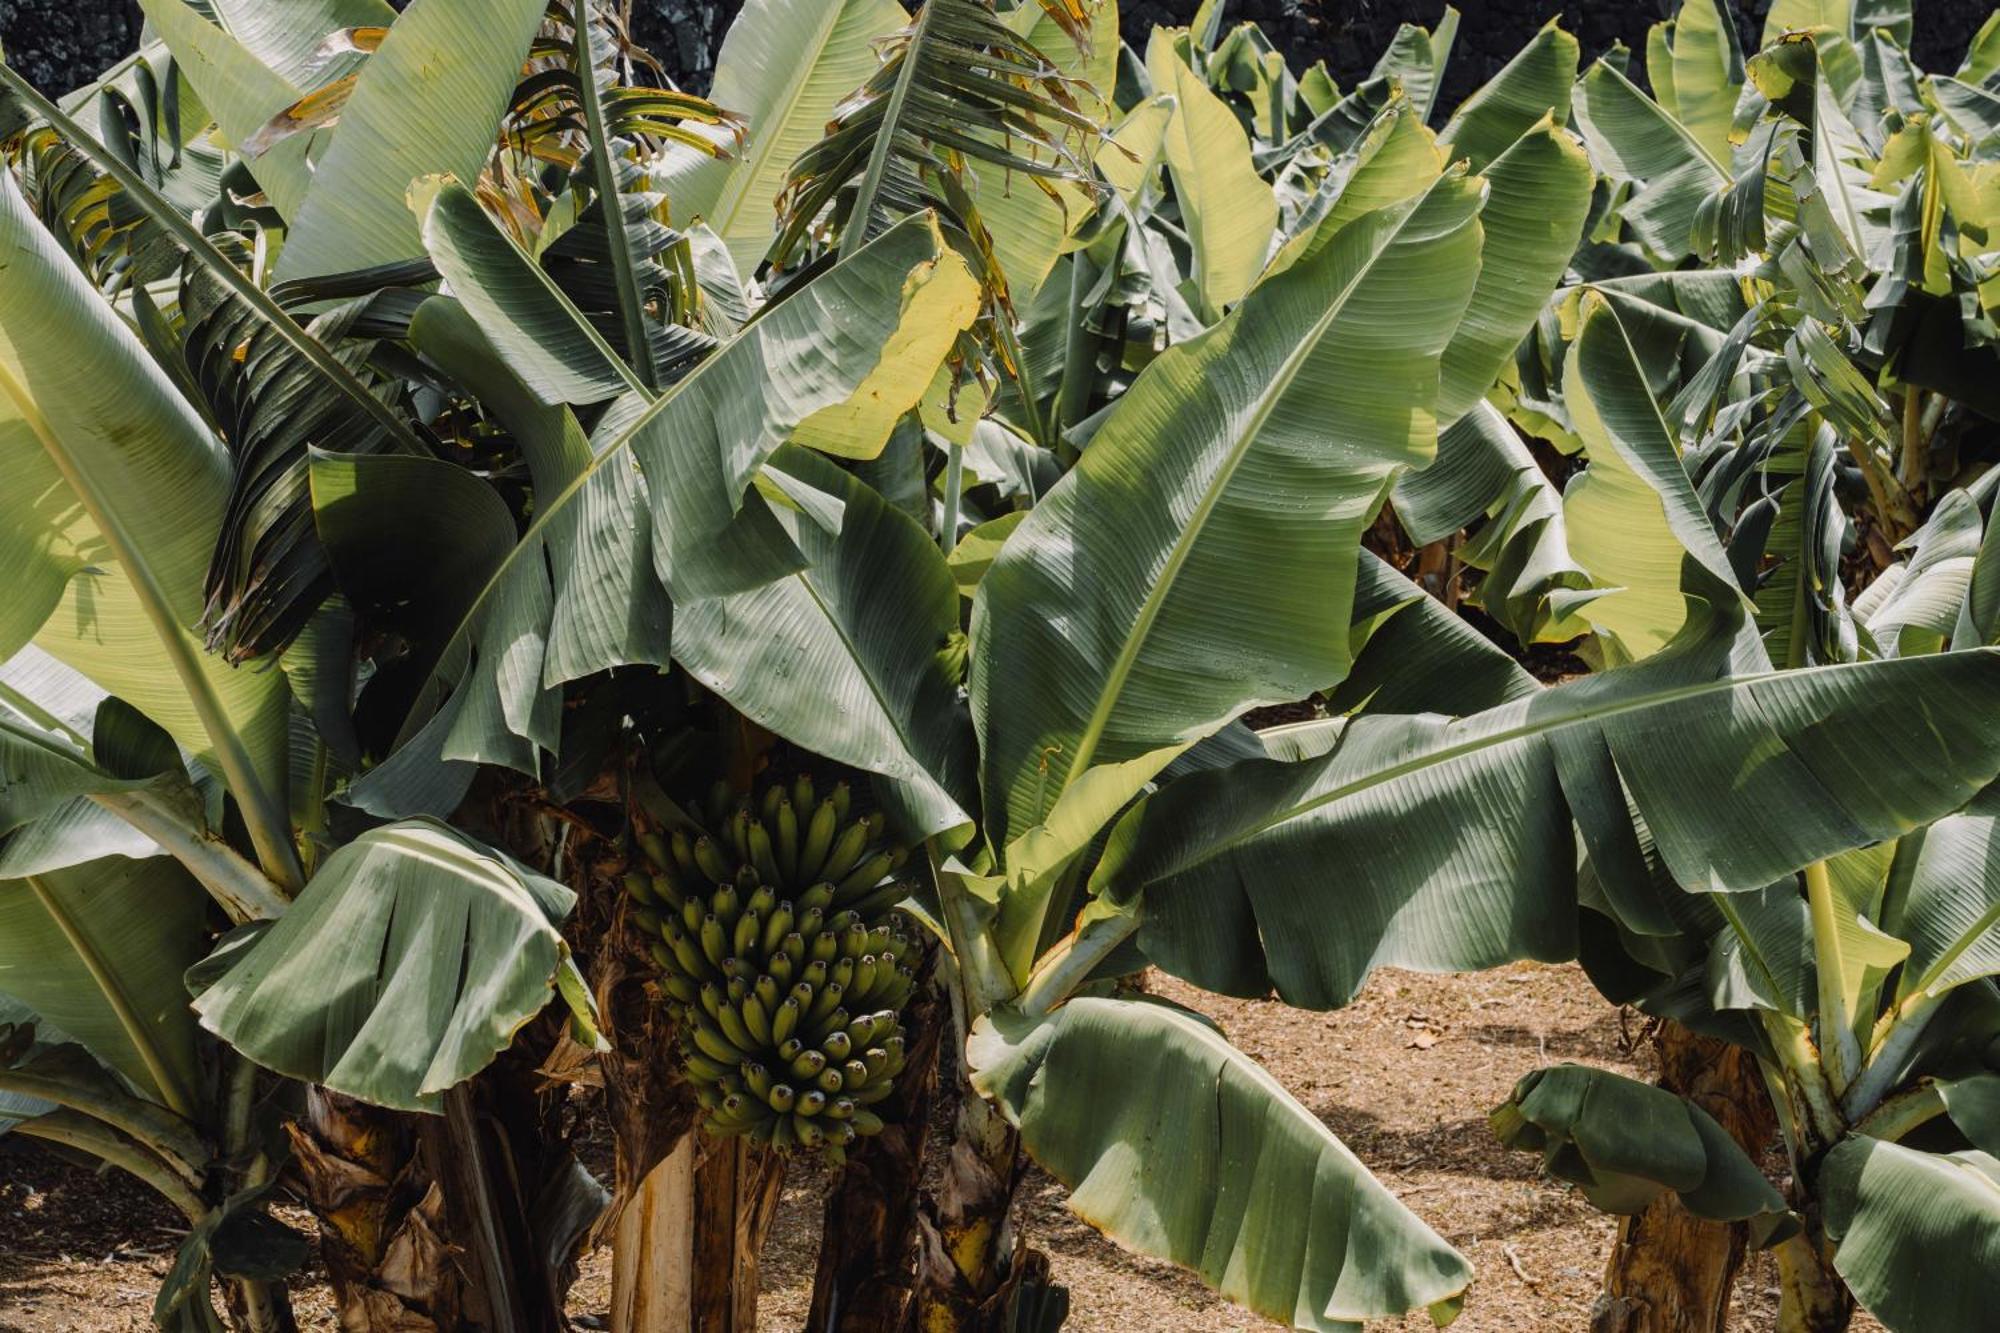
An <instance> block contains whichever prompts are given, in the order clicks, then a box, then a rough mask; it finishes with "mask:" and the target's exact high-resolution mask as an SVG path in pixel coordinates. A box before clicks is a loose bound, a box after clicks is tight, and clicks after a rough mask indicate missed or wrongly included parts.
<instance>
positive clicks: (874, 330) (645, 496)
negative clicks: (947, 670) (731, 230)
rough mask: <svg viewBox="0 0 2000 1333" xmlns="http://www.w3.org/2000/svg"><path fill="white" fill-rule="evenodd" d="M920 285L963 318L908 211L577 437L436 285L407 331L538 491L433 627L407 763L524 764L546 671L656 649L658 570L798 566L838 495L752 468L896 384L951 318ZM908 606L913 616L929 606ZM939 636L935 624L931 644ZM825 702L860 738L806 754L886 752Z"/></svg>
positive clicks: (914, 382) (785, 574) (771, 576)
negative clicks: (842, 407) (882, 372)
mask: <svg viewBox="0 0 2000 1333" xmlns="http://www.w3.org/2000/svg"><path fill="white" fill-rule="evenodd" d="M933 288H942V289H944V291H945V294H946V295H947V296H949V297H950V298H951V303H952V305H953V308H954V309H963V311H964V313H965V315H966V317H967V318H969V316H970V313H971V307H972V305H973V304H974V303H973V302H970V301H964V300H960V299H959V298H960V297H964V296H967V295H976V288H975V285H974V284H973V283H972V281H971V279H970V277H969V275H968V274H967V272H966V270H965V268H964V265H963V263H962V262H961V261H960V260H959V259H958V258H957V257H956V255H955V254H953V253H951V252H950V251H949V250H948V249H947V248H946V247H945V245H944V242H943V240H942V238H941V236H940V235H939V233H938V231H937V228H936V226H935V225H934V224H933V223H932V222H931V221H930V220H929V219H928V218H927V217H915V218H911V219H909V220H908V221H906V222H904V223H901V224H899V225H897V226H895V227H893V228H891V229H890V230H889V231H887V232H885V233H883V235H881V236H880V237H878V238H877V239H876V240H874V241H873V242H871V243H870V244H869V245H868V246H867V247H865V248H864V249H862V250H861V251H860V252H859V253H857V254H856V255H855V256H854V257H853V258H852V259H850V260H848V261H846V262H844V263H841V264H838V265H835V266H834V267H833V268H832V269H830V270H828V271H827V272H826V273H824V274H822V275H821V276H820V277H818V278H816V279H814V280H813V281H812V282H811V283H809V284H808V285H806V286H804V287H802V288H801V289H799V290H798V291H796V292H794V293H792V294H790V295H789V296H788V297H787V298H786V299H785V300H784V301H782V302H780V303H778V304H777V305H775V306H773V307H772V308H771V309H770V310H769V311H768V312H767V313H766V314H765V315H764V316H763V317H762V318H760V319H758V320H756V321H754V322H752V323H751V324H749V325H748V326H746V327H745V329H744V330H743V331H742V332H741V333H739V334H738V335H736V336H735V337H734V338H732V339H731V340H730V341H728V342H727V343H725V344H723V345H722V346H721V347H720V348H719V349H718V350H717V351H716V352H715V353H714V354H712V355H711V356H710V357H709V358H708V359H707V360H706V361H704V362H703V363H702V365H701V366H700V367H699V368H697V369H696V370H695V371H693V372H692V373H690V374H689V375H688V376H686V377H685V378H683V379H681V380H680V381H678V382H677V383H676V384H674V385H673V386H672V387H671V388H670V389H669V390H667V391H666V392H665V393H664V394H663V395H662V396H661V397H660V398H659V399H657V400H655V401H653V402H651V403H650V404H649V403H648V402H647V401H646V400H645V399H643V398H642V397H641V396H639V395H636V394H633V395H627V396H626V397H625V398H623V399H620V400H619V402H617V403H615V404H613V407H612V409H611V411H610V413H609V414H608V415H607V417H606V420H605V421H604V422H602V423H600V425H599V427H598V431H599V437H600V442H598V443H597V444H596V446H595V448H594V450H593V447H592V442H590V441H588V440H585V439H584V438H583V436H582V435H581V433H580V431H578V430H577V427H576V423H575V421H574V419H573V418H572V417H571V416H570V415H569V413H568V412H567V409H562V408H549V407H547V406H545V405H544V404H541V403H539V402H537V401H536V400H535V399H534V398H533V397H532V396H530V395H529V394H528V393H527V392H526V391H525V390H524V389H521V388H520V387H518V382H516V381H514V380H513V377H512V376H511V375H510V374H509V373H508V372H507V371H506V370H505V368H504V366H503V365H502V364H501V363H500V362H498V361H497V360H496V359H495V358H494V357H493V355H492V350H491V349H490V348H488V349H484V351H483V355H482V349H481V347H480V346H479V345H478V343H479V336H478V330H477V328H476V326H473V327H468V325H469V324H470V323H471V321H470V320H469V319H468V318H467V317H466V316H465V313H464V312H463V311H462V310H460V311H458V313H457V314H456V315H453V314H452V313H451V311H452V310H453V309H455V308H454V307H451V306H449V305H448V304H445V303H439V306H438V309H437V312H436V314H435V316H433V315H432V313H431V309H430V307H428V306H427V307H426V310H425V311H424V312H423V313H422V315H420V317H419V319H418V321H417V323H416V325H415V326H413V336H414V337H416V339H417V341H418V343H419V345H420V346H424V347H425V348H426V350H427V351H429V352H430V353H431V354H432V355H433V356H435V357H437V358H438V359H439V360H440V361H441V362H443V363H444V364H446V365H448V366H451V367H454V368H455V370H456V371H457V373H461V374H463V375H466V376H467V377H469V378H470V379H471V380H472V382H474V383H476V385H477V386H478V388H479V391H480V393H481V395H482V397H483V398H484V399H485V400H487V401H488V402H489V403H490V404H491V405H492V406H493V408H494V410H495V411H496V412H497V413H498V414H499V415H500V416H501V418H502V419H503V420H506V421H508V422H509V424H510V427H511V428H512V429H513V430H514V432H515V433H516V435H517V436H518V437H519V438H521V439H522V441H523V447H524V449H525V451H526V452H527V453H528V455H529V460H530V463H531V467H532V470H533V472H534V480H535V486H536V496H537V503H536V511H535V519H534V522H533V523H532V524H531V525H530V527H529V529H528V532H527V534H526V536H525V537H524V538H523V540H522V541H521V542H520V543H519V544H518V545H516V546H515V548H514V549H513V550H512V551H511V552H509V553H508V554H507V555H506V556H504V557H503V558H502V559H501V560H500V561H499V562H498V563H497V565H495V566H494V567H493V568H492V569H491V570H490V571H489V572H488V573H487V574H486V576H485V578H484V579H483V581H482V583H481V585H480V588H479V590H478V591H477V592H476V594H475V595H474V596H473V598H472V599H471V600H470V601H469V603H467V605H466V606H465V607H464V608H463V609H462V611H461V614H460V615H459V616H458V618H457V619H456V620H454V621H453V622H452V624H451V625H450V627H449V628H448V629H447V630H446V631H445V633H446V635H447V636H448V637H447V639H446V642H445V646H444V650H443V652H442V655H441V657H440V661H439V666H438V668H437V670H436V671H435V672H434V673H433V684H434V689H433V690H432V691H430V692H429V693H427V695H426V697H425V699H424V701H423V703H424V706H425V708H426V710H428V709H431V708H435V707H436V706H437V705H438V703H439V702H440V699H441V697H442V695H443V693H444V689H445V688H446V687H450V688H451V690H452V692H451V695H450V698H449V700H446V701H444V707H443V709H442V711H438V712H436V713H435V715H434V716H433V715H432V714H431V713H430V712H429V711H425V712H423V713H421V714H419V715H417V716H415V717H413V719H412V723H413V725H412V726H410V727H408V728H406V733H407V734H406V736H405V738H404V739H405V744H406V748H410V752H411V757H410V759H409V763H411V764H415V765H418V766H422V765H425V764H428V763H430V762H432V761H434V760H435V759H437V758H438V757H440V756H442V757H444V758H450V759H464V760H473V761H478V762H495V763H506V764H511V765H513V766H515V767H517V768H521V769H524V770H526V771H534V769H535V768H536V766H537V765H536V750H537V749H538V748H539V749H541V750H546V751H553V750H554V748H555V744H556V739H557V736H556V730H557V726H558V723H559V709H558V704H559V695H558V694H557V693H555V691H556V687H558V686H560V685H561V684H562V683H563V681H565V680H569V679H574V678H576V677H577V676H580V675H584V674H587V673H589V672H592V671H598V670H603V669H606V668H608V667H612V666H618V665H624V664H627V663H630V662H633V661H645V662H652V663H655V664H664V661H665V656H666V654H665V652H664V648H665V636H666V619H667V611H666V605H667V602H666V591H667V590H668V589H672V590H674V591H675V592H677V593H679V594H681V595H682V596H684V597H685V598H686V600H687V602H688V603H689V604H690V605H692V604H696V603H699V602H701V601H702V600H703V599H705V598H712V597H719V598H722V599H723V600H724V601H725V603H726V602H727V600H728V599H729V598H732V597H734V596H738V595H742V594H744V593H749V592H751V591H752V590H754V589H758V588H761V587H765V586H767V585H770V584H772V583H774V582H776V581H780V580H785V579H787V578H789V576H791V575H794V574H797V573H799V572H800V571H802V570H805V569H807V568H808V567H810V566H811V565H812V563H813V556H812V555H811V554H810V553H808V552H807V551H806V550H804V549H802V548H803V547H811V546H814V545H815V544H816V543H817V542H818V541H819V540H820V534H819V533H817V532H815V531H812V529H815V528H817V527H818V526H820V525H821V524H822V523H825V524H829V525H831V526H832V527H833V528H836V529H837V528H838V526H839V521H840V520H839V517H838V511H839V505H838V504H837V503H832V505H831V511H830V512H825V511H824V510H823V507H819V508H815V507H811V501H810V495H811V494H812V493H814V488H812V487H810V486H808V487H806V488H805V490H806V492H807V494H808V507H807V508H804V509H802V508H801V507H800V503H799V501H798V500H796V499H794V498H792V497H791V496H789V495H787V494H786V493H785V492H784V490H783V489H782V487H780V486H779V485H778V484H777V483H776V482H772V481H768V480H767V481H764V482H761V483H760V482H759V481H758V478H759V473H760V470H761V469H762V467H763V464H764V462H765V460H766V459H768V458H769V457H770V455H771V453H772V452H773V451H774V450H776V449H777V448H778V447H779V446H780V445H781V444H783V442H784V441H785V439H786V437H787V436H788V435H789V434H790V433H791V432H792V431H793V430H795V429H796V428H797V426H798V424H799V423H800V422H801V421H803V420H804V419H805V418H807V417H808V416H810V415H811V414H813V413H814V412H817V411H819V410H821V409H823V408H828V407H834V406H838V405H839V404H841V403H843V402H845V401H846V400H847V399H848V398H849V397H851V396H852V395H854V394H855V393H856V392H857V390H858V389H860V388H861V387H862V386H863V385H864V384H867V385H870V386H872V387H873V388H875V389H877V390H880V392H881V393H882V395H883V400H882V401H885V402H888V401H892V400H894V399H895V398H896V397H897V396H898V395H901V402H902V404H903V406H904V407H905V408H907V406H908V405H909V404H911V403H913V402H914V401H915V399H916V398H917V397H918V396H919V395H920V394H921V393H922V391H923V389H924V387H925V386H926V385H927V384H928V383H929V382H930V379H931V375H932V372H933V371H934V370H935V367H936V364H937V362H938V361H939V360H940V359H941V358H942V356H943V354H944V353H945V351H946V350H947V349H948V347H949V344H950V340H951V337H952V334H953V332H954V331H955V330H956V329H957V328H958V327H962V325H963V322H964V321H963V320H960V321H958V322H957V323H953V322H952V321H951V320H950V319H939V318H937V317H936V316H937V307H936V305H935V304H934V300H933V295H932V289H933ZM906 323H919V324H922V325H924V327H923V329H922V330H921V341H922V342H923V343H924V346H920V347H913V348H905V351H906V353H907V354H905V355H902V356H900V357H899V359H898V362H897V364H896V365H895V366H893V367H891V368H889V372H888V378H886V379H885V378H883V377H882V376H878V375H876V371H877V369H878V367H879V363H880V360H881V359H882V358H883V356H884V349H885V347H888V346H891V345H892V340H894V339H896V338H898V337H899V336H900V334H901V330H902V329H903V326H904V325H905V324H906ZM894 345H897V346H902V344H894ZM926 356H927V357H928V358H929V362H928V364H923V363H922V358H923V357H926ZM892 381H893V382H892ZM510 383H513V384H515V386H516V387H514V388H513V389H512V390H511V391H510V389H509V387H508V386H509V384H510ZM604 441H608V442H604ZM634 463H636V464H637V466H636V467H635V466H633V464H634ZM753 483H755V484H753ZM760 487H761V488H760ZM937 559H938V561H939V566H940V570H941V572H943V571H942V556H938V557H937ZM944 577H945V579H946V582H947V585H948V584H949V577H950V576H949V573H948V572H944ZM920 615H921V617H922V619H923V623H925V624H928V623H929V620H928V615H929V612H928V610H925V611H923V612H921V613H920ZM926 632H927V633H928V632H930V631H926ZM942 646H943V643H942V639H941V638H940V639H939V641H938V642H935V643H933V644H932V645H931V651H936V650H937V649H938V648H940V647H942ZM848 679H849V680H856V679H857V677H854V676H852V675H850V676H849V677H848ZM858 679H859V680H861V681H866V679H867V673H865V672H864V673H862V675H861V676H860V677H859V678H858ZM767 684H768V682H766V681H764V680H761V679H755V678H751V677H746V676H741V675H738V674H736V673H735V672H733V671H728V670H718V671H717V673H716V676H715V679H714V680H713V681H711V687H712V688H715V689H716V690H717V691H718V692H719V693H721V694H722V695H723V696H724V697H725V698H729V699H731V700H732V702H736V701H737V700H738V694H737V692H738V691H747V692H751V693H755V692H757V691H759V690H762V689H765V688H766V686H767ZM864 697H865V691H864ZM739 706H740V705H739ZM765 706H768V705H759V707H765ZM745 711H752V712H754V711H755V710H754V709H751V708H746V710H745ZM829 721H833V722H834V726H835V732H836V733H837V732H838V729H839V728H840V727H841V726H843V725H851V726H852V727H858V728H860V730H861V731H865V733H866V735H867V737H868V738H869V744H868V747H867V751H866V753H865V754H855V753H852V752H851V751H850V750H845V749H839V748H836V749H834V750H827V751H822V752H823V753H828V754H830V755H831V756H832V757H835V758H839V759H843V760H849V761H851V762H854V763H856V764H858V765H859V766H861V767H864V768H878V767H879V766H880V765H881V764H882V763H885V762H890V761H886V760H884V759H882V758H881V753H880V750H879V749H878V748H876V746H877V744H878V742H880V743H886V742H884V738H885V737H888V738H893V737H894V736H895V735H896V733H897V728H896V727H895V726H888V727H887V728H886V730H885V724H884V723H883V716H882V714H881V712H880V710H875V711H874V712H872V713H871V714H870V715H869V718H868V719H867V720H865V721H863V720H861V719H843V720H835V719H832V718H829ZM419 728H421V729H422V731H423V732H424V733H427V734H426V735H425V738H424V743H423V744H421V745H418V744H417V743H416V737H417V735H418V734H419V733H418V729H419ZM829 742H830V743H833V737H829ZM412 747H413V748H412ZM390 762H391V763H392V764H393V763H395V762H396V761H395V760H393V759H392V760H391V761H390ZM892 768H893V774H892V775H893V776H897V777H899V778H906V779H910V780H914V779H915V776H916V775H917V774H918V773H920V772H922V771H923V764H922V762H921V761H920V760H919V759H917V758H915V757H912V756H909V755H907V754H905V755H902V756H901V757H899V758H897V759H896V760H894V761H893V764H892ZM370 776H371V778H373V777H374V776H375V775H370ZM366 781H368V780H367V779H364V783H365V782H366ZM382 785H383V783H382V782H381V781H378V782H377V783H376V786H377V787H378V788H380V787H381V786H382ZM365 794H366V793H365V790H364V795H365ZM370 799H376V798H370ZM380 799H381V800H384V801H388V802H389V803H388V804H376V805H374V806H372V807H371V808H375V809H377V810H378V811H384V810H389V809H392V808H394V802H393V800H392V799H391V798H389V797H387V796H386V795H385V796H382V797H380Z"/></svg>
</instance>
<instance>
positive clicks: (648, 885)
mask: <svg viewBox="0 0 2000 1333" xmlns="http://www.w3.org/2000/svg"><path fill="white" fill-rule="evenodd" d="M624 884H625V892H627V893H629V894H631V895H632V898H633V900H634V901H635V902H637V903H639V904H640V905H641V906H643V907H653V906H657V905H658V902H659V900H658V899H657V898H656V897H655V896H654V894H653V877H652V876H651V875H642V874H640V873H639V872H638V871H636V870H634V871H630V872H629V873H627V874H626V876H625V879H624Z"/></svg>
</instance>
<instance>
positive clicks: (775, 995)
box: [750, 976, 785, 1014]
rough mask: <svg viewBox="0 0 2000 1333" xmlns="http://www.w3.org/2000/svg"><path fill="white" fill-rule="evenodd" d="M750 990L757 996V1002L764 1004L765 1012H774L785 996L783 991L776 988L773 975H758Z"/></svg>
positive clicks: (776, 984)
mask: <svg viewBox="0 0 2000 1333" xmlns="http://www.w3.org/2000/svg"><path fill="white" fill-rule="evenodd" d="M750 990H751V993H752V994H754V995H755V996H756V997H757V1003H759V1004H761V1005H763V1006H764V1012H765V1013H767V1014H775V1013H776V1012H777V1011H778V1005H779V1003H780V1002H781V1001H783V1000H784V998H785V993H784V992H783V991H781V990H779V989H778V983H777V980H776V979H775V978H773V977H768V976H763V977H758V978H757V980H756V983H755V984H754V985H752V986H751V987H750Z"/></svg>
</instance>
